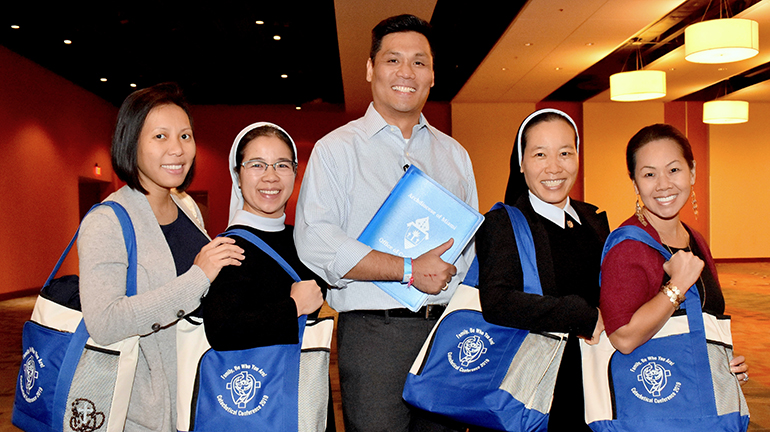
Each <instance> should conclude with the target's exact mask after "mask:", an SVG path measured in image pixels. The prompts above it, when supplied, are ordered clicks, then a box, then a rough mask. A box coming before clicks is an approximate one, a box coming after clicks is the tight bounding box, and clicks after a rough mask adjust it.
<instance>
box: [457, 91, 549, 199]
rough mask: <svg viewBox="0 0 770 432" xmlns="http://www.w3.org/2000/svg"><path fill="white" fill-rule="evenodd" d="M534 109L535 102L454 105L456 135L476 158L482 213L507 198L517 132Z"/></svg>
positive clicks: (474, 161) (475, 170)
mask: <svg viewBox="0 0 770 432" xmlns="http://www.w3.org/2000/svg"><path fill="white" fill-rule="evenodd" d="M534 110H535V104H534V103H510V104H497V103H453V104H452V136H453V137H454V138H455V139H456V140H457V141H459V142H460V144H462V145H463V147H465V149H466V150H468V154H469V155H470V157H471V161H473V171H474V173H475V175H476V186H477V187H478V190H479V210H480V211H481V213H482V214H483V213H486V212H487V211H488V210H489V208H490V207H492V205H493V204H494V203H496V202H498V201H502V200H503V199H504V198H505V187H506V185H507V184H508V171H509V169H510V160H511V151H512V150H513V143H514V141H515V140H516V132H517V130H518V128H519V124H520V123H521V122H522V121H523V120H524V119H525V118H526V117H527V116H528V115H529V114H530V113H532V112H533V111H534Z"/></svg>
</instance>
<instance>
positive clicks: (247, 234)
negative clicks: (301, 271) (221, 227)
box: [217, 228, 301, 282]
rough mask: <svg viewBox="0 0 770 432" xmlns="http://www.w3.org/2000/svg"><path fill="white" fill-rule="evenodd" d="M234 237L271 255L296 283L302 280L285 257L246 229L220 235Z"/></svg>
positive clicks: (236, 229) (232, 230)
mask: <svg viewBox="0 0 770 432" xmlns="http://www.w3.org/2000/svg"><path fill="white" fill-rule="evenodd" d="M232 235H236V236H238V237H241V238H242V239H244V240H246V241H248V242H250V243H252V244H254V246H256V247H258V248H260V249H261V250H262V251H263V252H264V253H266V254H268V255H270V257H271V258H273V259H274V260H276V261H277V262H278V264H279V265H280V266H281V267H282V268H283V269H284V270H286V273H288V274H289V276H291V277H292V278H293V279H294V281H295V282H299V281H300V280H301V279H300V277H299V275H298V274H297V272H295V271H294V269H293V268H292V267H291V266H290V265H289V263H287V262H286V260H285V259H283V257H281V256H280V255H278V252H276V251H275V250H274V249H273V248H271V247H270V245H268V244H267V243H265V241H264V240H262V239H261V238H259V237H257V236H255V235H254V234H252V233H250V232H248V231H246V230H245V229H240V228H233V229H231V230H228V231H225V232H223V233H222V234H220V235H219V236H227V237H229V236H232ZM219 236H217V237H219Z"/></svg>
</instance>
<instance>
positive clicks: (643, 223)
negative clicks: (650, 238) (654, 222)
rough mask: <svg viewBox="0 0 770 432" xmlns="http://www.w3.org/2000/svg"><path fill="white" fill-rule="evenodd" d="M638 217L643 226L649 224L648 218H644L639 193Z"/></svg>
mask: <svg viewBox="0 0 770 432" xmlns="http://www.w3.org/2000/svg"><path fill="white" fill-rule="evenodd" d="M636 218H637V219H639V223H640V224H642V226H647V220H646V219H645V218H644V213H642V205H641V204H639V195H637V196H636Z"/></svg>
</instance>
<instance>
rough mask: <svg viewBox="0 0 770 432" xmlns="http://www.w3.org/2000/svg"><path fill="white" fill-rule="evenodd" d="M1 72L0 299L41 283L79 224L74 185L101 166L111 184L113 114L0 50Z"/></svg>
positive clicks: (68, 269)
mask: <svg viewBox="0 0 770 432" xmlns="http://www.w3.org/2000/svg"><path fill="white" fill-rule="evenodd" d="M0 65H2V67H0V148H1V149H2V150H3V154H2V157H0V208H1V209H2V211H0V227H2V228H1V231H0V274H2V275H3V284H2V285H0V295H2V294H4V293H8V292H11V291H19V290H25V289H29V288H33V287H39V286H41V285H42V284H43V282H45V279H46V277H47V276H48V273H49V272H50V271H51V269H52V268H53V266H54V264H55V263H56V260H57V259H58V258H59V255H60V254H61V252H62V250H63V249H64V247H65V246H66V245H67V243H68V242H69V240H70V238H71V237H72V235H73V234H74V232H75V229H76V228H77V225H78V222H79V220H78V219H79V217H80V216H79V206H78V177H90V178H95V177H94V174H93V167H94V164H95V163H98V164H99V166H100V167H102V175H101V178H100V179H102V180H110V179H112V169H111V165H110V156H109V145H110V142H109V141H110V136H111V134H112V127H113V123H114V121H115V116H116V115H117V109H116V108H115V107H114V106H112V105H111V104H109V103H107V102H105V101H104V100H102V99H100V98H98V97H96V96H94V95H93V94H91V93H89V92H87V91H85V90H83V89H82V88H80V87H78V86H76V85H74V84H73V83H71V82H69V81H67V80H65V79H63V78H61V77H59V76H57V75H55V74H53V73H51V72H49V71H47V70H45V69H43V68H41V67H40V66H38V65H37V64H35V63H33V62H31V61H29V60H27V59H25V58H23V57H21V56H18V55H17V54H15V53H13V52H11V51H9V50H8V49H6V48H4V47H1V46H0ZM72 255H75V254H72ZM76 271H77V261H76V260H75V259H70V260H68V261H67V262H66V263H65V265H64V266H63V272H65V273H74V272H76Z"/></svg>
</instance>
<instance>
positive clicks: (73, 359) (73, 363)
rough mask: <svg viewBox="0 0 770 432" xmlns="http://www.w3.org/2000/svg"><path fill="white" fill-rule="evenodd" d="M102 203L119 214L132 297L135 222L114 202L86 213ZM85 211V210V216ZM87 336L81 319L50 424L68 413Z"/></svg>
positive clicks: (59, 421) (62, 371) (61, 375)
mask: <svg viewBox="0 0 770 432" xmlns="http://www.w3.org/2000/svg"><path fill="white" fill-rule="evenodd" d="M103 205H106V206H108V207H110V208H112V210H113V211H114V212H115V215H116V216H117V217H118V222H120V227H121V229H122V231H123V241H124V242H125V244H126V251H127V253H128V269H127V270H126V296H128V297H131V296H135V295H136V267H137V263H136V235H135V234H134V225H133V224H132V223H131V218H130V217H129V216H128V212H127V211H126V209H125V208H124V207H123V206H122V205H120V204H118V203H116V202H114V201H104V202H101V203H98V204H95V205H94V206H93V207H91V209H89V210H88V213H91V212H92V211H93V210H94V209H96V208H97V207H101V206H103ZM88 213H86V216H87V215H88ZM84 219H85V217H84ZM79 233H80V227H79V226H78V229H77V231H75V235H74V236H73V237H72V240H70V242H69V244H68V245H67V248H66V249H64V252H63V253H62V255H61V257H59V261H58V262H57V263H56V266H54V269H53V271H52V272H51V275H50V276H48V279H47V280H46V281H45V286H47V285H48V284H50V283H51V281H52V280H53V278H54V277H55V276H56V273H58V271H59V267H61V265H62V263H63V262H64V259H65V258H66V257H67V254H69V251H70V249H72V245H73V244H74V243H75V240H76V239H77V238H78V234H79ZM88 338H89V335H88V330H87V329H86V321H85V320H84V319H81V320H80V324H78V327H77V329H76V330H75V332H74V333H73V334H72V340H71V341H70V343H69V345H68V348H67V352H66V353H64V358H63V359H62V364H61V368H60V372H59V378H58V380H57V382H56V390H55V391H54V398H53V411H52V415H53V423H51V424H54V425H61V424H63V423H64V416H65V414H66V413H67V397H68V396H69V390H70V387H71V386H72V380H73V378H74V377H75V370H76V369H77V367H78V362H79V361H80V356H81V355H82V353H83V347H84V346H85V345H86V342H87V341H88Z"/></svg>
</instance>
